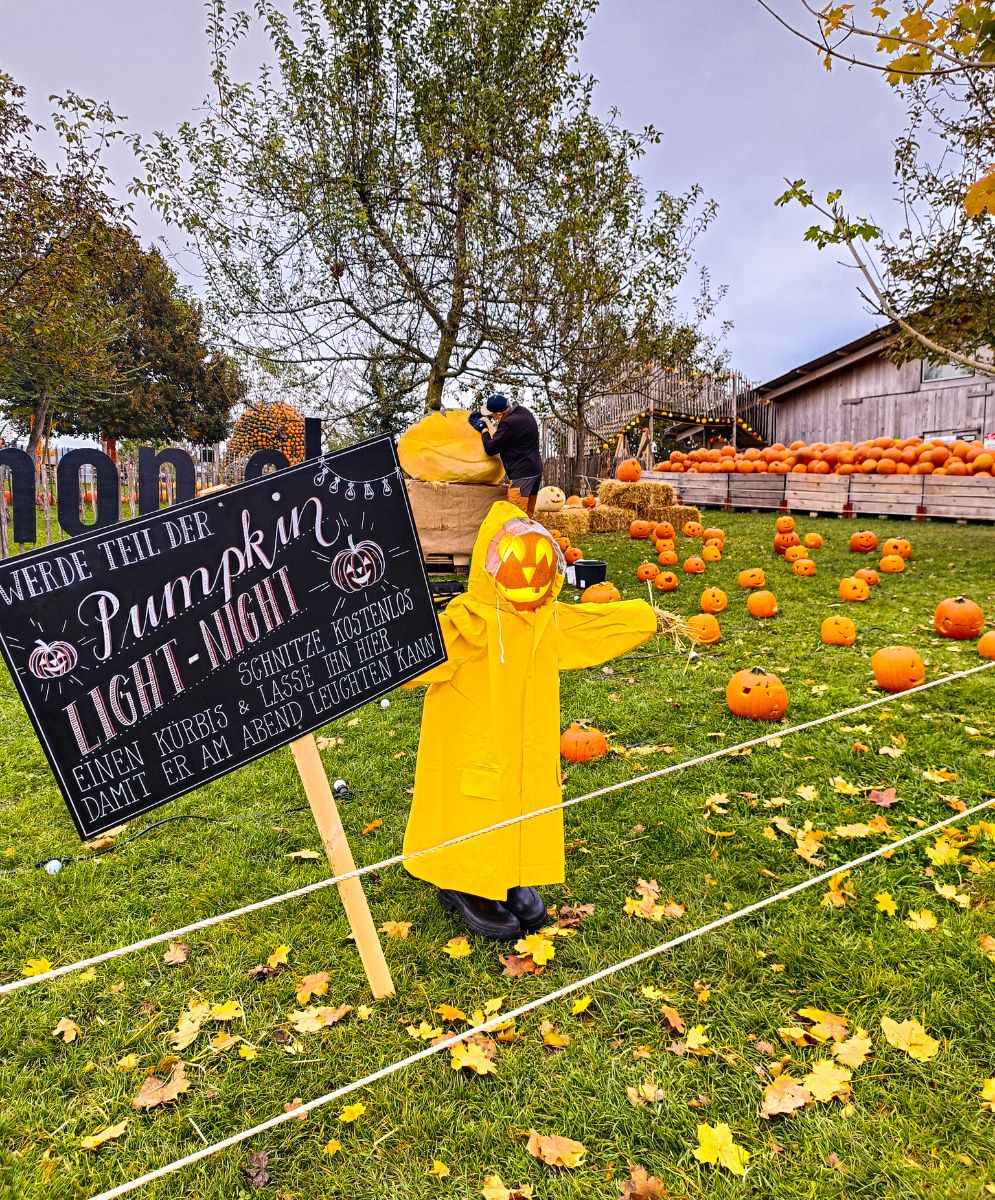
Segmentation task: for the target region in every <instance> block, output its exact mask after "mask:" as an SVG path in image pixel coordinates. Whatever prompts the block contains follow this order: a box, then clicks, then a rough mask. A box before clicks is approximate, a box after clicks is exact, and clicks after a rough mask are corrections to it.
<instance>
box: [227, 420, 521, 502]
mask: <svg viewBox="0 0 995 1200" xmlns="http://www.w3.org/2000/svg"><path fill="white" fill-rule="evenodd" d="M463 421H464V422H465V421H466V414H463ZM477 448H478V450H481V445H480V437H479V435H478V436H477ZM256 450H280V451H281V452H282V453H283V454H285V455H286V456H287V461H288V462H289V463H290V464H291V465H292V466H293V465H294V464H296V463H299V462H301V460H302V459H303V458H304V418H303V417H302V416H301V414H300V413H299V412H298V411H297V409H296V408H293V407H292V406H291V405H289V404H285V403H284V402H283V401H281V400H278V401H270V400H261V401H259V402H257V403H256V404H252V405H250V406H249V407H248V408H247V409H246V410H245V412H244V413H243V414H242V415H241V416H240V417H239V419H238V420H237V421H236V422H235V428H234V429H233V430H232V432H231V437H229V439H228V443H227V445H226V447H225V458H224V470H225V472H226V474H230V473H231V470H230V469H234V466H235V464H236V462H238V461H240V460H242V459H246V458H248V457H249V455H250V454H253V453H255V451H256ZM481 456H482V457H485V458H486V455H482V451H481ZM401 465H402V466H403V467H404V469H405V470H406V471H408V473H409V474H413V472H412V471H410V470H409V468H408V466H407V465H406V464H405V463H404V462H402V464H401ZM499 466H500V464H497V465H495V463H494V461H493V459H491V460H489V461H488V463H487V472H488V474H489V479H488V480H487V482H495V480H494V473H495V471H496V470H497V469H498V467H499ZM498 478H500V476H498Z"/></svg>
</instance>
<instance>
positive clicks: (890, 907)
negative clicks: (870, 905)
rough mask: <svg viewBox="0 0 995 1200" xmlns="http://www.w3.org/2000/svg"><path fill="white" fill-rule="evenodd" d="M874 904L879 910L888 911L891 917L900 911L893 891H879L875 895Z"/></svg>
mask: <svg viewBox="0 0 995 1200" xmlns="http://www.w3.org/2000/svg"><path fill="white" fill-rule="evenodd" d="M874 904H875V908H877V910H878V912H883V913H886V914H887V915H888V916H889V917H893V916H894V915H895V913H897V912H898V905H897V904H896V903H895V898H894V897H893V896H892V894H891V892H878V893H877V895H876V896H875V897H874Z"/></svg>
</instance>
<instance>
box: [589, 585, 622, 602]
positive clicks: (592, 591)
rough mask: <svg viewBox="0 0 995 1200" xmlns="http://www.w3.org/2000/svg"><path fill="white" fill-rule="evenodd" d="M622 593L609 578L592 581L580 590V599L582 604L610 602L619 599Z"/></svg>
mask: <svg viewBox="0 0 995 1200" xmlns="http://www.w3.org/2000/svg"><path fill="white" fill-rule="evenodd" d="M621 599H622V593H621V592H620V591H619V590H618V588H617V587H616V586H615V585H614V584H613V583H611V582H610V581H609V580H605V581H604V582H603V583H592V584H591V586H590V587H587V588H585V589H584V590H583V592H581V596H580V600H581V603H582V604H611V603H612V601H614V600H621Z"/></svg>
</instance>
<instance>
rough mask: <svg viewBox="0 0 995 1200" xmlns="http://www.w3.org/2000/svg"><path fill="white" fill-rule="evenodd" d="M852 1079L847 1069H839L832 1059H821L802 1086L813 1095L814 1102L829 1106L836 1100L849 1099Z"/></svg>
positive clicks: (813, 1065)
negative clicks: (831, 1101) (830, 1102)
mask: <svg viewBox="0 0 995 1200" xmlns="http://www.w3.org/2000/svg"><path fill="white" fill-rule="evenodd" d="M852 1078H853V1076H852V1074H851V1072H850V1071H848V1070H847V1068H846V1067H838V1066H837V1065H836V1064H835V1063H834V1062H833V1061H832V1059H830V1058H820V1059H819V1060H818V1061H817V1062H814V1063H813V1064H812V1070H811V1071H809V1073H808V1074H807V1075H806V1076H805V1078H804V1079H803V1080H802V1085H803V1086H804V1087H805V1088H807V1089H808V1090H809V1091H810V1092H811V1093H812V1099H813V1100H819V1101H821V1102H822V1103H823V1104H828V1103H829V1101H830V1100H832V1099H834V1098H835V1099H838V1100H846V1099H847V1098H848V1097H849V1095H850V1080H851V1079H852Z"/></svg>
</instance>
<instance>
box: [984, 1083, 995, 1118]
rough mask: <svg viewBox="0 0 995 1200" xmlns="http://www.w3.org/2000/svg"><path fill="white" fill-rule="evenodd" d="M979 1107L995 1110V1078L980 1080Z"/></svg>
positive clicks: (990, 1110)
mask: <svg viewBox="0 0 995 1200" xmlns="http://www.w3.org/2000/svg"><path fill="white" fill-rule="evenodd" d="M981 1107H982V1108H987V1109H988V1111H989V1112H995V1079H983V1080H982V1081H981Z"/></svg>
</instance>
